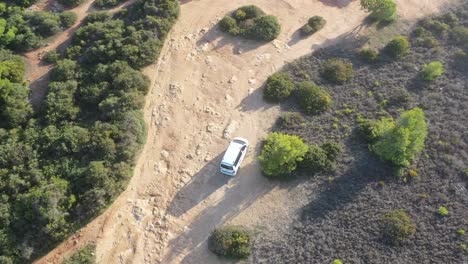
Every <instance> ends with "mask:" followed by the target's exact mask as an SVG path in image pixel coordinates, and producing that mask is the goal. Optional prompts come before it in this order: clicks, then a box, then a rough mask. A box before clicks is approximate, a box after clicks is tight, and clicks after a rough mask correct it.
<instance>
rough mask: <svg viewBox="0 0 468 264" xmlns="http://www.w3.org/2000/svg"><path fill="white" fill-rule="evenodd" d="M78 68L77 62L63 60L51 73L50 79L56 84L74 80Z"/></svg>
mask: <svg viewBox="0 0 468 264" xmlns="http://www.w3.org/2000/svg"><path fill="white" fill-rule="evenodd" d="M77 70H78V66H77V64H76V62H75V61H72V60H68V59H65V60H61V61H58V62H57V65H56V66H55V67H54V68H53V69H52V70H51V71H50V79H51V80H52V81H55V82H64V81H69V80H74V79H75V78H76V73H77Z"/></svg>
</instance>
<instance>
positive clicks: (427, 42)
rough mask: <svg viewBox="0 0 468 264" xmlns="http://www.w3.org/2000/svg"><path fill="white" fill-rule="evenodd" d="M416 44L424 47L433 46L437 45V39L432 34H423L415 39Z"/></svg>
mask: <svg viewBox="0 0 468 264" xmlns="http://www.w3.org/2000/svg"><path fill="white" fill-rule="evenodd" d="M415 42H416V45H418V46H421V47H425V48H435V47H437V46H439V41H438V40H437V39H435V38H434V37H433V36H424V37H419V38H417V39H416V41H415Z"/></svg>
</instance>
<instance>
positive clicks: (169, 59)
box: [36, 0, 449, 264]
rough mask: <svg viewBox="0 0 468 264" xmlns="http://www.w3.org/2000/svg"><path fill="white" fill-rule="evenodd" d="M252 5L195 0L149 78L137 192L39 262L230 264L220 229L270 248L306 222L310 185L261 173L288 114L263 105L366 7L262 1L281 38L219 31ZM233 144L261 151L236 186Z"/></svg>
mask: <svg viewBox="0 0 468 264" xmlns="http://www.w3.org/2000/svg"><path fill="white" fill-rule="evenodd" d="M398 2H399V10H400V12H401V14H402V15H403V16H404V17H405V18H408V19H415V18H417V17H419V16H423V15H425V14H430V13H432V12H436V11H438V10H439V9H440V8H442V7H443V5H444V4H446V3H448V2H449V1H448V0H447V1H445V0H444V1H430V0H426V1H416V0H405V1H398ZM251 3H252V2H249V1H245V0H239V1H237V0H236V1H232V0H217V1H208V0H201V1H188V2H187V1H184V3H183V5H182V8H181V17H180V19H179V21H178V22H177V23H176V25H175V26H174V28H173V30H172V32H171V33H170V35H169V37H168V39H167V42H166V44H165V47H164V49H163V51H162V54H161V56H160V59H159V61H158V63H157V64H155V65H153V66H150V67H148V68H147V69H146V70H145V73H146V74H147V75H148V76H150V77H151V79H152V84H153V85H152V89H151V90H150V93H149V94H148V96H147V98H146V106H145V119H146V122H147V124H148V127H149V132H148V139H147V143H146V145H145V147H144V149H143V151H142V153H141V155H140V157H139V159H138V162H137V166H136V168H135V173H134V177H133V178H132V180H131V181H130V183H129V185H128V188H127V189H126V191H124V192H123V193H122V194H121V195H120V196H119V198H118V199H117V200H116V201H115V202H114V204H112V205H111V206H110V207H109V209H108V210H107V211H106V212H105V213H103V214H102V215H101V216H99V217H97V218H96V219H94V220H93V221H92V222H90V223H89V224H88V225H86V226H85V227H83V228H82V229H81V230H79V231H78V232H77V233H76V234H74V235H73V236H72V237H70V238H69V239H68V240H67V241H65V242H64V243H62V244H61V245H59V246H58V247H57V248H56V249H54V250H53V251H51V252H50V253H49V254H48V255H46V256H44V257H43V258H41V259H39V260H37V261H36V263H60V261H61V260H62V259H63V257H66V256H69V255H71V254H72V253H73V252H74V251H75V250H76V249H78V248H80V247H82V246H83V245H85V244H87V243H89V242H95V243H96V245H97V249H96V256H97V261H98V263H195V264H196V263H219V262H220V259H217V258H216V257H214V256H213V255H212V254H210V253H209V252H208V250H207V248H206V239H207V237H208V235H209V233H210V232H211V231H212V229H213V228H214V227H216V226H219V225H222V224H225V223H235V224H245V225H247V226H249V227H252V228H253V229H255V230H257V232H259V234H260V235H261V236H263V237H267V238H268V239H271V238H274V237H277V238H280V237H281V234H283V233H284V232H286V231H287V230H288V226H289V224H290V223H291V222H292V221H294V220H295V219H297V218H298V216H299V215H298V209H300V208H301V207H302V206H304V205H305V204H307V202H308V200H307V198H306V197H307V196H306V194H307V193H309V191H310V188H309V187H310V185H307V184H305V183H301V182H293V183H284V184H279V183H275V182H271V181H268V180H267V179H266V178H264V177H263V176H262V175H261V174H260V172H259V169H258V164H257V161H256V158H255V157H256V155H257V152H258V148H259V146H258V144H259V142H260V141H261V139H262V137H263V136H264V135H265V134H266V133H267V132H268V131H269V130H270V128H271V127H272V125H273V123H274V121H275V120H276V117H277V115H278V113H279V110H280V109H279V107H277V106H273V105H269V104H267V103H265V102H264V101H263V100H262V96H261V89H260V87H261V86H262V84H263V83H264V81H265V80H266V78H267V77H268V76H269V75H270V74H271V73H273V72H275V71H277V70H279V69H280V68H281V67H282V66H283V65H284V64H285V63H286V62H288V61H292V60H293V59H296V58H298V57H301V56H303V55H306V54H308V53H310V52H312V51H313V50H315V49H317V48H319V47H322V46H324V45H331V44H334V43H336V42H339V41H341V39H342V38H345V37H347V36H350V35H354V34H357V33H358V32H359V30H361V29H362V28H363V27H364V26H363V25H362V21H363V19H364V17H365V13H363V12H362V11H361V9H360V6H359V2H358V1H346V0H340V1H330V0H327V1H315V0H314V1H311V0H282V1H273V2H272V1H267V0H259V1H255V4H256V5H258V6H259V7H261V8H262V9H263V10H265V11H266V12H267V13H269V14H273V15H276V16H278V17H279V20H280V23H281V25H282V31H281V35H280V36H279V38H278V39H277V40H275V41H273V42H271V43H257V42H252V41H245V40H243V39H240V38H233V37H230V36H227V35H225V34H223V33H221V32H219V30H218V29H217V28H216V26H215V25H216V23H217V21H219V19H221V18H222V17H223V16H224V15H225V14H226V13H228V12H230V11H232V10H234V9H235V8H237V7H239V6H242V5H246V4H251ZM312 15H321V16H323V17H324V18H325V19H326V20H327V21H328V23H327V25H326V26H325V28H324V29H323V30H321V31H320V32H318V33H316V34H315V35H313V36H312V37H310V38H307V39H304V40H301V39H299V34H298V31H297V30H298V29H299V28H300V27H301V26H302V25H303V24H304V23H305V22H306V21H307V19H308V18H309V17H310V16H312ZM233 136H243V137H246V138H247V139H248V140H249V141H250V142H251V148H250V151H249V153H248V155H247V157H246V159H245V160H244V163H243V167H242V169H241V171H240V172H239V174H238V175H237V176H236V177H234V178H228V177H225V176H222V175H220V173H219V172H218V166H219V161H220V157H221V155H222V154H223V151H224V149H225V147H226V146H227V144H228V142H229V139H230V138H232V137H233ZM252 261H254V262H256V259H255V258H254V259H253V260H252ZM270 263H271V262H270Z"/></svg>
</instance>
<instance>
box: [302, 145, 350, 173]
mask: <svg viewBox="0 0 468 264" xmlns="http://www.w3.org/2000/svg"><path fill="white" fill-rule="evenodd" d="M340 152H341V146H340V145H338V144H336V143H334V142H326V143H324V144H322V145H321V146H318V145H309V148H308V150H307V153H306V154H305V156H304V159H303V161H302V162H301V163H300V167H301V168H303V169H305V170H306V171H307V172H309V173H317V172H321V171H328V170H332V169H333V168H335V160H336V158H337V156H338V154H339V153H340Z"/></svg>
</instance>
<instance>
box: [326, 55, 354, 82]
mask: <svg viewBox="0 0 468 264" xmlns="http://www.w3.org/2000/svg"><path fill="white" fill-rule="evenodd" d="M320 73H321V74H322V76H323V77H324V78H325V79H327V80H328V81H331V82H335V83H343V82H345V81H347V80H349V79H351V78H353V77H354V70H353V64H352V63H351V62H349V61H347V60H344V59H341V58H332V59H328V60H326V61H325V62H324V63H322V65H320Z"/></svg>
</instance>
